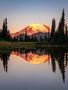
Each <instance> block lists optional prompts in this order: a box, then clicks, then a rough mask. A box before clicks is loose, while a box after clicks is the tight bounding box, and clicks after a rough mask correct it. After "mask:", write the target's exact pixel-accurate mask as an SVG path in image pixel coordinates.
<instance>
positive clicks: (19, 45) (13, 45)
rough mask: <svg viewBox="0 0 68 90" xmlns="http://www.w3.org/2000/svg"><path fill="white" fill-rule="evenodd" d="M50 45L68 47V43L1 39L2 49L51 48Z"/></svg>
mask: <svg viewBox="0 0 68 90" xmlns="http://www.w3.org/2000/svg"><path fill="white" fill-rule="evenodd" d="M49 47H68V45H51V44H46V43H45V42H44V43H38V42H8V41H0V49H33V48H49Z"/></svg>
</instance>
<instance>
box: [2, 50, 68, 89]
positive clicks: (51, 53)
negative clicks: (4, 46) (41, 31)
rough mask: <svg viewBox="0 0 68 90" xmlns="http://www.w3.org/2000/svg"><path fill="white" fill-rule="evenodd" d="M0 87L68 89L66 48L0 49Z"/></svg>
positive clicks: (67, 56)
mask: <svg viewBox="0 0 68 90" xmlns="http://www.w3.org/2000/svg"><path fill="white" fill-rule="evenodd" d="M0 90H68V51H67V49H63V48H51V49H33V50H25V49H22V50H20V49H19V50H13V51H11V50H0Z"/></svg>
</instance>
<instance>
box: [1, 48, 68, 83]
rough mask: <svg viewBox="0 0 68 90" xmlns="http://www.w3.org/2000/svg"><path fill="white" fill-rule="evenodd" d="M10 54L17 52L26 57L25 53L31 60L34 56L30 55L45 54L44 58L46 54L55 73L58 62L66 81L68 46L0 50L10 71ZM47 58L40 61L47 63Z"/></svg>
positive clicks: (26, 58) (6, 69)
mask: <svg viewBox="0 0 68 90" xmlns="http://www.w3.org/2000/svg"><path fill="white" fill-rule="evenodd" d="M30 53H31V54H30ZM10 54H16V55H18V56H20V57H22V58H24V57H23V55H25V60H26V61H29V60H30V58H32V56H31V57H30V55H36V56H37V57H40V56H44V58H45V56H48V57H47V59H51V65H52V71H53V72H54V73H55V72H56V64H57V63H58V66H59V69H60V72H61V74H62V79H63V82H65V69H66V67H67V66H68V49H67V48H48V49H33V50H26V49H23V50H15V51H10V50H5V51H2V50H0V58H1V60H2V61H3V67H4V70H5V71H6V72H7V71H8V60H9V57H10ZM29 54H30V55H29ZM29 57H30V58H29ZM28 59H29V60H28ZM47 59H45V60H43V58H41V61H40V62H41V63H45V62H46V61H47ZM37 61H38V59H37ZM38 64H39V63H38Z"/></svg>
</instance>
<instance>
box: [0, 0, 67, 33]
mask: <svg viewBox="0 0 68 90" xmlns="http://www.w3.org/2000/svg"><path fill="white" fill-rule="evenodd" d="M63 8H64V9H65V14H66V17H65V19H66V23H68V0H0V28H2V23H3V19H4V18H5V17H7V20H8V29H9V30H10V32H11V33H12V32H17V31H19V30H21V29H23V28H24V27H26V26H28V25H29V24H32V23H39V24H45V25H48V26H49V27H51V22H52V19H53V18H55V19H56V22H57V25H58V23H59V20H60V18H61V14H62V9H63Z"/></svg>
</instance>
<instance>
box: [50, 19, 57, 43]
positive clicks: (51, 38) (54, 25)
mask: <svg viewBox="0 0 68 90" xmlns="http://www.w3.org/2000/svg"><path fill="white" fill-rule="evenodd" d="M55 27H56V21H55V19H53V20H52V27H51V35H50V40H51V41H52V42H54V40H55Z"/></svg>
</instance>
